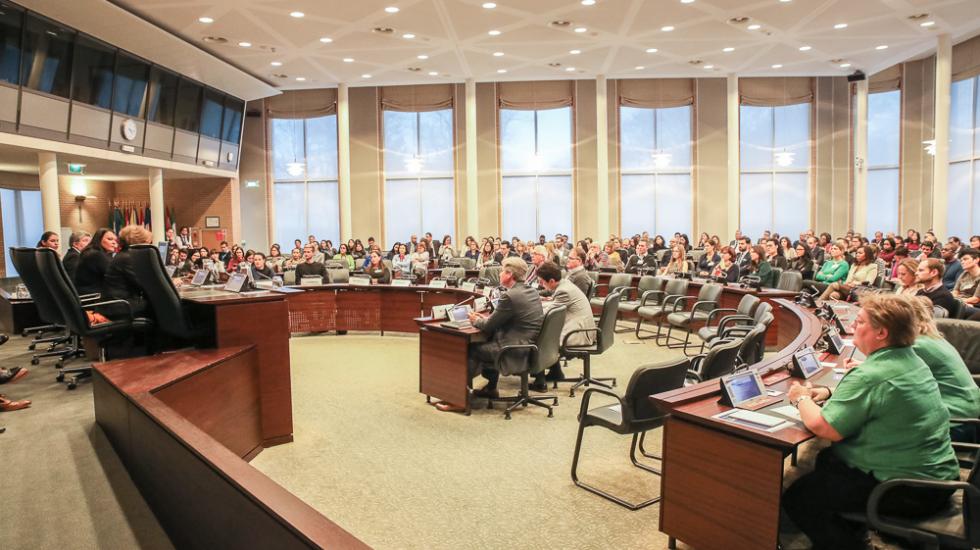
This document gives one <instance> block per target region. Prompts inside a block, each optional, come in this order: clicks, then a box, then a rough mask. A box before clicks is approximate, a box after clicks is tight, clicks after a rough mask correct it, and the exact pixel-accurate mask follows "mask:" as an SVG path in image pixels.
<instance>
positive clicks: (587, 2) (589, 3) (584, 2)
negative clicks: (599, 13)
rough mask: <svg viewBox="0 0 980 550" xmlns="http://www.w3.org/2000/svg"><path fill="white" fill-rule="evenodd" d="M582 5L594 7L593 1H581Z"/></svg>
mask: <svg viewBox="0 0 980 550" xmlns="http://www.w3.org/2000/svg"><path fill="white" fill-rule="evenodd" d="M582 5H583V6H594V5H595V0H582Z"/></svg>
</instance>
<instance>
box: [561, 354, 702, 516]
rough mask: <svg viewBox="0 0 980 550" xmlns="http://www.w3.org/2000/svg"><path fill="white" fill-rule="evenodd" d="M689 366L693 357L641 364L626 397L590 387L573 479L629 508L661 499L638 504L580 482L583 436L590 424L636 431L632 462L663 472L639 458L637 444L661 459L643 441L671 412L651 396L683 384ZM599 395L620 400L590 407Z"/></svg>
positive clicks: (581, 417) (583, 408)
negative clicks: (653, 401) (660, 406)
mask: <svg viewBox="0 0 980 550" xmlns="http://www.w3.org/2000/svg"><path fill="white" fill-rule="evenodd" d="M689 367H690V360H689V359H677V360H674V361H669V362H666V363H659V364H655V365H648V366H644V367H640V368H639V369H637V370H636V371H635V372H634V373H633V376H631V377H630V381H629V384H627V386H626V394H625V395H623V396H622V397H620V396H619V395H617V394H616V393H614V392H611V391H608V390H604V389H600V388H589V389H588V390H586V391H585V395H584V396H583V397H582V406H581V407H580V408H579V416H578V419H579V425H578V436H577V437H576V439H575V452H574V454H573V455H572V481H573V482H574V483H575V485H577V486H579V487H581V488H583V489H585V490H586V491H589V492H590V493H593V494H595V495H599V496H601V497H602V498H604V499H607V500H610V501H612V502H615V503H616V504H619V505H620V506H622V507H624V508H627V509H629V510H639V509H641V508H644V507H646V506H649V505H651V504H653V503H655V502H659V501H660V498H661V497H654V498H652V499H649V500H646V501H643V502H640V503H635V504H634V503H631V502H628V501H626V500H625V499H623V498H621V497H618V496H616V495H613V494H611V493H609V492H607V491H605V490H603V489H599V488H598V487H595V486H593V485H589V484H587V483H583V482H582V481H580V480H579V478H578V459H579V455H580V454H581V451H582V438H583V436H584V435H585V429H586V428H588V427H590V426H600V427H602V428H606V429H608V430H612V431H613V432H616V433H618V434H622V435H626V434H632V436H633V440H632V442H631V443H630V462H632V463H633V465H634V466H636V467H637V468H640V469H642V470H645V471H647V472H650V473H652V474H656V475H660V473H661V472H660V470H658V469H656V468H654V467H652V466H648V465H646V464H642V463H641V462H639V460H637V457H636V448H637V443H639V447H640V449H641V452H642V453H643V455H644V456H646V457H649V458H655V459H658V460H659V457H657V456H656V455H652V454H648V453H646V452H645V451H643V440H644V439H645V436H646V432H647V431H649V430H653V429H656V428H659V427H661V426H663V424H664V420H665V419H666V418H667V413H666V412H664V411H663V410H662V409H660V408H659V407H657V406H656V405H654V404H653V403H651V402H650V399H649V397H650V395H653V394H657V393H662V392H665V391H670V390H675V389H678V388H680V387H682V386H683V384H684V375H685V372H687V369H688V368H689ZM595 394H601V395H606V396H609V397H612V398H614V399H616V403H615V404H612V405H606V406H602V407H597V408H595V409H592V410H589V402H590V400H591V399H592V396H593V395H595Z"/></svg>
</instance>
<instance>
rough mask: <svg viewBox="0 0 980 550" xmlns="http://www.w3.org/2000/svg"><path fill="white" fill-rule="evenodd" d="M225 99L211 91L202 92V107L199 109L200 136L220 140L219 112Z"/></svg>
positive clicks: (222, 108)
mask: <svg viewBox="0 0 980 550" xmlns="http://www.w3.org/2000/svg"><path fill="white" fill-rule="evenodd" d="M224 100H225V97H224V96H223V95H221V94H220V93H218V92H215V91H213V90H204V105H203V106H202V108H201V134H203V135H205V136H208V137H211V138H215V139H219V138H221V111H222V110H224V107H223V106H222V103H224Z"/></svg>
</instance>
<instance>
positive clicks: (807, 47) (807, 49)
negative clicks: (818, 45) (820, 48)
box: [800, 46, 813, 52]
mask: <svg viewBox="0 0 980 550" xmlns="http://www.w3.org/2000/svg"><path fill="white" fill-rule="evenodd" d="M812 49H813V48H811V47H810V46H800V51H801V52H808V51H810V50H812Z"/></svg>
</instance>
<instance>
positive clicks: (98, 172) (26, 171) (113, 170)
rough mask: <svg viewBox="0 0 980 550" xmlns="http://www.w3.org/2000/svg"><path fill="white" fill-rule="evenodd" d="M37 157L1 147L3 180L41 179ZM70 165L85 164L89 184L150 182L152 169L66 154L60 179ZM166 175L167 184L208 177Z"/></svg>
mask: <svg viewBox="0 0 980 550" xmlns="http://www.w3.org/2000/svg"><path fill="white" fill-rule="evenodd" d="M37 154H38V150H37V149H32V148H27V147H17V146H15V145H8V144H0V180H2V179H3V173H14V174H22V175H27V176H35V177H36V176H37V175H38V160H37ZM68 163H80V164H84V165H85V175H84V176H82V177H84V179H89V180H97V181H131V180H145V179H148V178H149V175H148V174H149V167H148V166H145V165H140V164H129V163H125V162H117V161H113V160H105V159H102V158H98V157H89V156H84V155H70V154H67V153H58V175H60V176H67V175H69V174H68ZM164 175H165V177H166V178H167V179H168V180H169V179H184V178H201V177H208V176H202V175H201V174H200V173H196V172H192V171H182V170H176V169H171V168H167V169H165V170H164Z"/></svg>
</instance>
